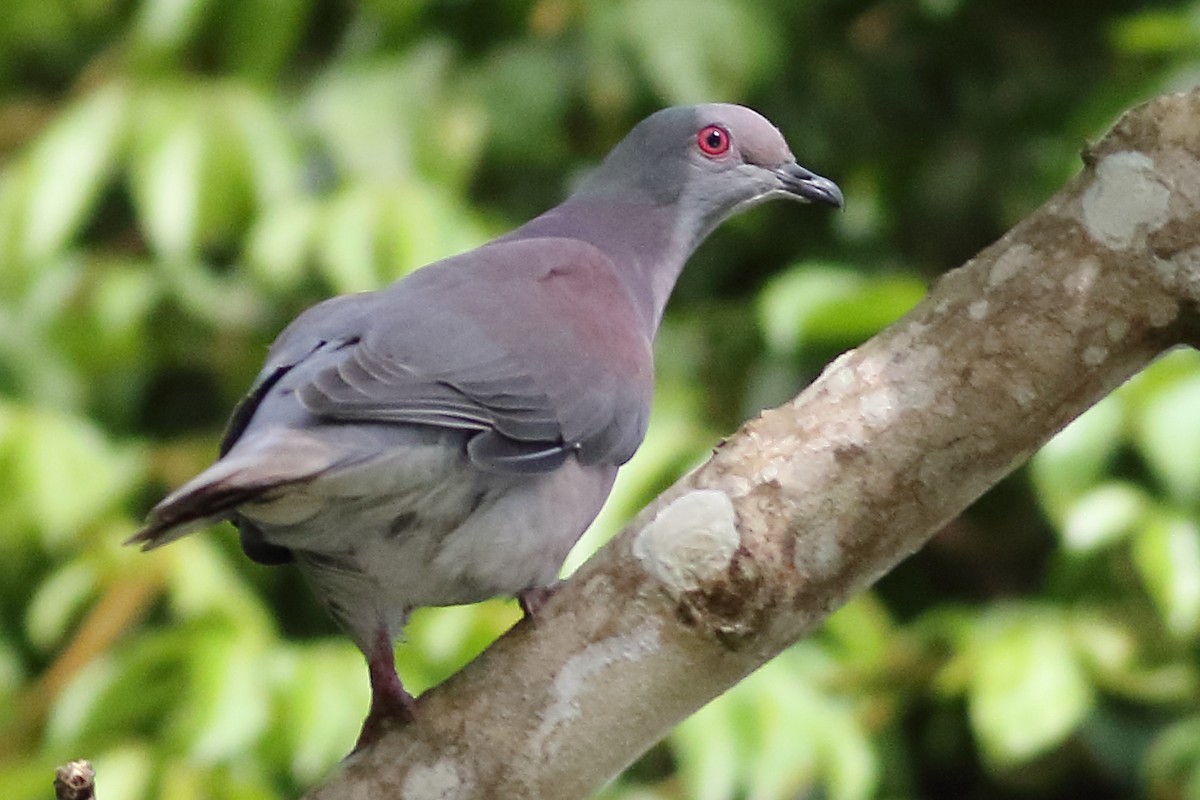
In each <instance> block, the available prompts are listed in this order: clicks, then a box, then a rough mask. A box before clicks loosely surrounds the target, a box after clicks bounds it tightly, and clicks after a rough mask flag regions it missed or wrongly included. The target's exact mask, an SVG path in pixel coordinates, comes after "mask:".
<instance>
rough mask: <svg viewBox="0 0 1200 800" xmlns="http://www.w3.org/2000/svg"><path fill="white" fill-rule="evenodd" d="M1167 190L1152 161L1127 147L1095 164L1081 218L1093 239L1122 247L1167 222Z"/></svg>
mask: <svg viewBox="0 0 1200 800" xmlns="http://www.w3.org/2000/svg"><path fill="white" fill-rule="evenodd" d="M1170 199H1171V191H1170V189H1168V188H1167V187H1166V186H1165V185H1163V183H1162V180H1161V179H1160V178H1159V177H1158V172H1157V169H1156V168H1155V165H1154V160H1153V159H1152V158H1150V156H1148V155H1146V154H1145V153H1138V152H1134V151H1130V150H1123V151H1121V152H1117V153H1113V154H1111V155H1108V156H1105V157H1104V158H1103V159H1101V161H1100V163H1099V164H1097V165H1096V179H1095V181H1093V182H1092V184H1091V186H1089V187H1088V188H1087V190H1086V191H1085V192H1084V193H1083V198H1082V205H1083V215H1082V221H1083V225H1084V227H1085V228H1086V229H1087V232H1088V235H1089V236H1091V237H1092V239H1093V241H1095V242H1097V243H1099V244H1102V245H1104V246H1105V247H1108V248H1110V249H1113V250H1124V249H1127V248H1129V247H1131V246H1133V244H1134V243H1135V241H1136V240H1137V238H1138V236H1139V235H1145V234H1147V233H1150V232H1153V231H1156V230H1158V229H1159V228H1161V227H1162V226H1163V225H1165V224H1166V223H1167V219H1168V207H1169V205H1170Z"/></svg>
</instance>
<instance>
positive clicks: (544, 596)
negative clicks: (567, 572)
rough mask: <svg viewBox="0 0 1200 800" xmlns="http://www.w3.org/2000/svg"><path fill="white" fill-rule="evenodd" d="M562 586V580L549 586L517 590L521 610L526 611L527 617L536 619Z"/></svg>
mask: <svg viewBox="0 0 1200 800" xmlns="http://www.w3.org/2000/svg"><path fill="white" fill-rule="evenodd" d="M561 586H562V581H555V582H554V583H552V584H550V585H549V586H531V587H529V588H528V589H522V590H521V591H519V592H517V603H518V604H520V606H521V610H522V611H524V612H525V619H529V620H533V619H536V618H537V615H538V613H539V612H540V611H541V610H542V608H543V607H544V606H545V605H546V602H547V601H548V600H549V599H550V598H551V597H553V596H554V594H555V592H557V591H558V590H559V588H560V587H561Z"/></svg>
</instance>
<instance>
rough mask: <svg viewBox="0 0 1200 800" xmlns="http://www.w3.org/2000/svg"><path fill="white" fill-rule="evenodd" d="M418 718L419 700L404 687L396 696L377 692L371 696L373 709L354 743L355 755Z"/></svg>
mask: <svg viewBox="0 0 1200 800" xmlns="http://www.w3.org/2000/svg"><path fill="white" fill-rule="evenodd" d="M416 718H417V701H416V700H414V699H413V696H412V695H411V694H409V693H408V692H406V691H404V690H403V689H401V690H400V693H399V694H398V695H396V696H389V697H381V696H380V695H379V694H376V695H375V696H374V697H372V698H371V710H370V711H368V712H367V718H366V719H365V720H363V726H362V730H361V731H360V732H359V734H358V741H356V742H355V743H354V749H353V750H351V751H350V754H351V755H353V754H355V753H357V752H358V751H360V750H363V749H365V748H367V747H370V746H371V745H373V744H375V742H377V741H379V740H380V739H382V738H383V735H384V734H385V733H387V732H388V731H390V730H392V729H394V728H399V727H402V726H404V725H407V724H408V723H410V722H412V721H413V720H414V719H416Z"/></svg>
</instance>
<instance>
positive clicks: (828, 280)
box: [758, 264, 925, 353]
mask: <svg viewBox="0 0 1200 800" xmlns="http://www.w3.org/2000/svg"><path fill="white" fill-rule="evenodd" d="M924 295H925V287H924V285H923V284H922V283H921V282H920V281H918V280H916V279H915V278H910V277H905V276H886V277H868V276H864V275H862V274H861V273H859V272H857V271H855V270H853V269H851V268H848V267H840V266H835V265H829V264H802V265H800V266H797V267H794V268H792V269H790V270H788V271H787V272H786V273H784V274H783V275H780V276H779V277H778V278H775V279H774V280H772V281H771V282H770V283H769V284H767V286H766V287H764V289H763V290H762V292H761V293H760V295H759V303H758V319H759V325H760V326H761V327H762V329H763V334H764V336H765V337H766V340H767V344H768V345H769V346H770V347H771V348H772V349H774V350H776V351H778V352H780V353H793V352H796V350H798V349H799V348H800V347H801V346H802V345H803V344H805V343H807V342H813V341H816V342H821V343H834V344H845V345H854V344H857V343H859V342H861V341H862V340H864V339H866V338H867V337H869V336H870V335H871V334H873V333H875V332H877V331H878V330H879V329H881V328H883V327H884V326H886V325H887V324H889V323H891V322H894V321H895V320H896V319H898V318H899V317H901V316H902V315H903V314H904V313H905V312H907V311H908V310H909V309H911V308H912V307H913V306H914V305H916V304H917V303H918V302H920V300H921V298H922V297H923V296H924Z"/></svg>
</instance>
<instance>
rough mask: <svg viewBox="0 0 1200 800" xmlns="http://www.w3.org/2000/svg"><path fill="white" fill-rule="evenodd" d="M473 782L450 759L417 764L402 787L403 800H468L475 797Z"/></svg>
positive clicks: (405, 778)
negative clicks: (467, 799)
mask: <svg viewBox="0 0 1200 800" xmlns="http://www.w3.org/2000/svg"><path fill="white" fill-rule="evenodd" d="M474 788H475V787H474V785H473V781H471V780H468V779H465V778H464V776H463V775H462V774H461V773H460V772H459V768H458V766H456V765H455V764H454V762H452V761H450V760H449V759H445V758H442V759H439V760H437V761H435V762H434V763H432V764H415V765H413V767H412V768H411V769H409V771H408V774H407V775H406V776H404V783H403V785H402V786H401V787H400V797H401V798H402V800H466V798H469V797H472V796H473V790H474Z"/></svg>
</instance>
